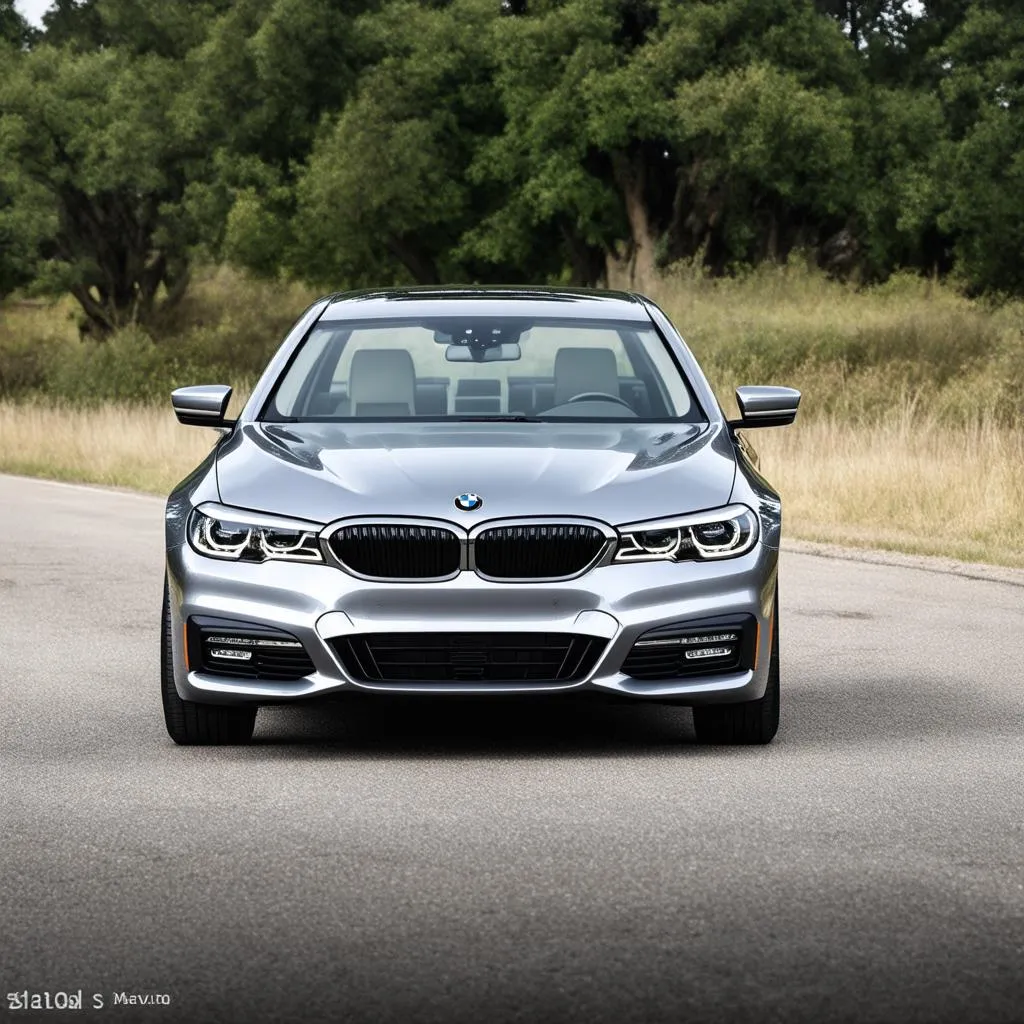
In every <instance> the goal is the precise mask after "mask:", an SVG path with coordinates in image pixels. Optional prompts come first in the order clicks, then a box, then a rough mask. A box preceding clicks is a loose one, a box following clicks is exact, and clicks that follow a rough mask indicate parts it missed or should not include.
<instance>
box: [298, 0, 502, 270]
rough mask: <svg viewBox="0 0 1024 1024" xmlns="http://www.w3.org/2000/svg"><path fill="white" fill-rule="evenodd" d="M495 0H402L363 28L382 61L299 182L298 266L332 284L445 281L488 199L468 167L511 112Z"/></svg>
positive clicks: (329, 126) (327, 129)
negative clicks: (496, 46) (503, 92)
mask: <svg viewBox="0 0 1024 1024" xmlns="http://www.w3.org/2000/svg"><path fill="white" fill-rule="evenodd" d="M497 17H498V12H497V8H496V5H495V4H494V3H493V2H492V0H453V2H452V3H450V4H445V5H440V6H432V5H427V4H416V3H410V2H401V0H399V2H394V3H391V4H389V5H387V7H385V8H384V9H383V10H381V11H380V12H379V13H376V14H373V15H368V16H367V17H366V18H365V19H363V21H362V23H361V25H360V31H361V32H362V33H363V38H364V39H365V40H366V45H367V46H368V47H369V48H370V50H371V51H376V53H377V55H378V57H377V60H376V61H375V63H374V64H373V65H372V66H370V67H368V68H366V69H365V70H364V72H363V73H362V74H361V75H360V76H359V79H358V81H357V83H356V86H355V90H354V93H353V95H352V97H351V99H349V101H348V102H347V103H346V104H345V107H344V109H343V110H342V111H341V113H340V115H339V116H338V117H337V119H336V120H329V121H328V122H327V123H326V124H325V126H324V129H323V131H322V133H321V135H320V136H319V138H318V140H317V143H316V145H315V147H314V149H313V152H312V155H311V157H310V160H309V163H308V166H307V168H306V170H305V172H304V174H303V176H302V179H301V181H300V184H299V191H298V198H299V207H298V217H297V227H298V230H297V232H296V237H297V238H298V239H301V243H296V247H295V249H294V252H293V257H292V264H293V266H294V267H295V269H296V270H297V271H298V272H300V273H301V274H303V276H306V277H309V278H312V279H314V280H319V281H324V282H329V281H343V282H346V283H348V284H373V283H377V284H379V283H386V282H389V281H415V282H420V283H436V282H438V281H441V280H452V279H458V278H462V277H465V276H466V275H467V272H471V271H470V270H469V267H468V266H467V264H466V262H465V261H464V260H460V254H459V253H458V252H457V249H458V245H459V242H460V239H461V237H462V235H463V234H464V232H465V231H466V230H467V228H468V227H469V226H470V225H471V224H473V223H474V220H475V218H476V217H477V216H478V214H479V211H480V209H481V207H482V206H484V205H485V204H486V202H487V195H486V190H485V189H480V190H476V189H474V187H473V183H472V182H471V181H470V180H469V179H468V178H467V168H468V167H469V165H470V163H471V161H472V159H473V156H474V154H475V152H476V150H477V149H478V147H479V145H480V142H481V139H485V138H487V137H489V136H490V135H492V134H495V133H496V132H497V131H498V130H499V129H500V125H501V112H500V109H499V107H498V102H497V95H496V93H495V91H494V88H493V84H492V79H493V64H492V61H493V56H492V51H491V49H490V47H489V46H488V37H489V32H490V28H491V26H492V25H493V24H494V22H495V21H496V20H497Z"/></svg>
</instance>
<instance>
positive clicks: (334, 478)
mask: <svg viewBox="0 0 1024 1024" xmlns="http://www.w3.org/2000/svg"><path fill="white" fill-rule="evenodd" d="M735 470H736V464H735V458H734V455H733V449H732V443H731V441H730V440H729V438H728V436H727V434H725V432H724V428H723V427H722V426H721V425H712V426H708V425H707V424H627V425H621V424H609V423H601V424H589V423H573V424H565V423H562V424H559V423H508V422H505V423H458V424H451V423H417V424H416V425H415V426H412V425H410V426H404V425H398V424H381V423H358V424H354V423H353V424H350V423H346V424H340V423H308V424H271V423H246V424H243V425H242V426H241V427H240V428H239V429H237V430H235V431H234V432H233V433H232V434H231V435H230V436H229V437H228V438H226V439H225V440H224V442H223V443H222V444H221V448H220V451H219V453H218V457H217V483H218V487H219V491H220V496H221V501H223V502H224V503H225V504H227V505H233V506H235V507H238V508H246V509H255V510H259V511H266V512H274V513H278V514H281V515H288V516H295V517H299V518H303V519H310V520H313V521H316V522H322V523H325V522H330V521H331V520H333V519H339V518H341V517H343V516H367V515H369V516H376V515H402V516H426V517H431V518H441V519H449V520H453V521H456V522H458V523H460V524H462V525H464V526H466V527H470V526H473V525H474V524H475V523H478V522H482V521H484V520H487V519H494V518H500V517H505V516H549V515H557V516H588V517H592V518H595V519H601V520H603V521H605V522H608V523H612V524H617V523H628V522H635V521H636V520H640V519H649V518H654V517H656V516H668V515H678V514H680V513H685V512H692V511H697V510H700V509H705V508H714V507H716V506H718V505H725V504H727V503H728V501H729V496H730V494H731V492H732V487H733V478H734V475H735ZM464 492H473V493H475V494H478V495H479V496H480V497H481V498H482V499H483V504H482V506H481V507H480V508H479V509H478V510H477V511H474V512H462V511H459V510H458V509H457V508H456V507H455V498H456V496H458V495H460V494H462V493H464Z"/></svg>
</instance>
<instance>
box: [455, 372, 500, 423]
mask: <svg viewBox="0 0 1024 1024" xmlns="http://www.w3.org/2000/svg"><path fill="white" fill-rule="evenodd" d="M455 412H457V413H484V414H486V413H495V414H497V413H500V412H501V381H500V380H498V379H497V378H496V377H465V378H463V379H462V380H460V381H459V386H458V388H457V389H456V391H455Z"/></svg>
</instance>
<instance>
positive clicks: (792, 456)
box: [756, 406, 1024, 567]
mask: <svg viewBox="0 0 1024 1024" xmlns="http://www.w3.org/2000/svg"><path fill="white" fill-rule="evenodd" d="M756 440H757V442H758V449H759V451H760V452H761V457H762V466H761V468H762V471H763V472H764V474H765V476H767V477H768V479H770V480H771V481H772V483H773V484H775V486H776V487H778V489H779V491H780V493H781V494H782V496H783V500H784V502H785V515H786V523H785V530H786V533H787V534H788V535H789V536H795V537H801V538H803V539H805V540H817V541H825V542H831V543H835V544H846V545H849V546H851V547H872V548H885V549H889V550H896V551H907V552H910V553H912V554H922V555H945V556H948V557H950V558H957V559H961V560H964V561H972V562H992V563H997V564H1001V565H1010V566H1017V567H1024V474H1022V473H1021V468H1022V467H1024V430H1020V429H1007V428H1000V427H997V426H995V425H993V424H992V423H978V424H976V425H974V426H970V427H949V426H944V425H942V424H940V423H937V422H936V421H934V420H929V419H927V418H925V417H922V416H921V415H919V414H918V415H915V414H914V412H913V410H912V407H910V406H907V407H905V408H903V409H897V410H895V411H894V412H893V414H892V415H891V416H890V417H889V418H887V419H886V420H884V421H882V422H879V423H875V424H873V425H869V426H865V425H861V426H850V425H849V424H847V423H843V422H841V421H837V420H834V419H820V420H810V421H808V422H805V423H804V424H802V425H797V426H794V427H791V428H789V429H788V430H769V431H764V432H762V433H761V434H760V435H759V436H758V437H757V438H756Z"/></svg>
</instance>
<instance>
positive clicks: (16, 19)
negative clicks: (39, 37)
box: [0, 0, 33, 62]
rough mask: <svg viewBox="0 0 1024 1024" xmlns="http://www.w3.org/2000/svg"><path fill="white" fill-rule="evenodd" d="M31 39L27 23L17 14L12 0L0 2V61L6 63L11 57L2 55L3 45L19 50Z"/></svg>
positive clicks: (0, 0)
mask: <svg viewBox="0 0 1024 1024" xmlns="http://www.w3.org/2000/svg"><path fill="white" fill-rule="evenodd" d="M32 37H33V32H32V29H31V26H30V25H29V23H28V22H27V21H26V20H25V19H24V18H23V17H22V16H21V15H20V14H19V13H18V11H17V8H15V6H14V0H0V59H2V60H4V61H5V62H6V61H9V60H12V59H13V57H12V56H10V55H9V54H5V53H4V49H3V47H4V44H5V43H6V44H7V45H8V46H10V47H13V48H15V49H20V48H21V47H23V46H27V45H28V43H29V42H30V41H31V39H32Z"/></svg>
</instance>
